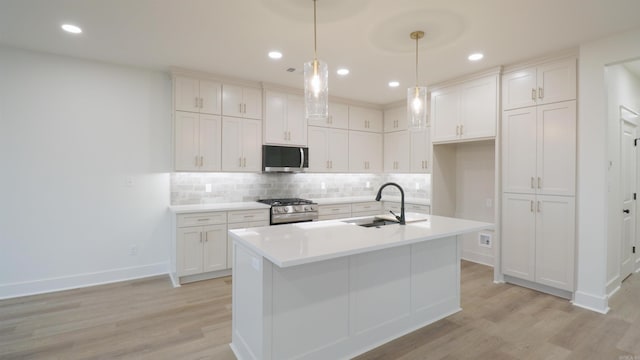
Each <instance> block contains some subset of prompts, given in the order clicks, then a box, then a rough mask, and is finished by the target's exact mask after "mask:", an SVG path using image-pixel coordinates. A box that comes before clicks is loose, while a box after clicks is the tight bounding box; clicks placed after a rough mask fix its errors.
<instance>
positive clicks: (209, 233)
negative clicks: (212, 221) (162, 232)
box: [176, 224, 227, 276]
mask: <svg viewBox="0 0 640 360" xmlns="http://www.w3.org/2000/svg"><path fill="white" fill-rule="evenodd" d="M176 235H177V238H176V242H177V256H176V266H177V272H178V276H187V275H195V274H200V273H203V272H209V271H217V270H224V269H226V268H227V225H226V224H220V225H208V226H190V227H184V228H179V229H178V230H177V234H176Z"/></svg>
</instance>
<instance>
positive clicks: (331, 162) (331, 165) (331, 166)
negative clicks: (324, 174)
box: [329, 160, 333, 169]
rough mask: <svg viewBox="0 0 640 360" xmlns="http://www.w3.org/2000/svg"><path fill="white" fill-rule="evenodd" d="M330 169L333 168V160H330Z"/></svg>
mask: <svg viewBox="0 0 640 360" xmlns="http://www.w3.org/2000/svg"><path fill="white" fill-rule="evenodd" d="M329 169H333V160H329Z"/></svg>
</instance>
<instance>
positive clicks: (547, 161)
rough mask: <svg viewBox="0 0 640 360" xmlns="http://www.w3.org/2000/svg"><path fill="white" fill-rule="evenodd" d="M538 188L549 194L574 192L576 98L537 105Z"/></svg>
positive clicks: (540, 191) (573, 193) (539, 190)
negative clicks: (574, 99)
mask: <svg viewBox="0 0 640 360" xmlns="http://www.w3.org/2000/svg"><path fill="white" fill-rule="evenodd" d="M537 132H538V146H537V147H538V158H537V178H536V184H535V185H536V188H537V191H538V193H539V194H540V193H541V194H546V195H570V196H573V195H575V184H576V102H575V101H565V102H561V103H556V104H549V105H542V106H538V131H537Z"/></svg>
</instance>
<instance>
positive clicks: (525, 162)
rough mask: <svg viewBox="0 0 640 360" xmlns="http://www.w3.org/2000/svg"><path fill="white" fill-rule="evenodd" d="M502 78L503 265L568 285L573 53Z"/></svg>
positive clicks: (509, 272)
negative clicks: (565, 57)
mask: <svg viewBox="0 0 640 360" xmlns="http://www.w3.org/2000/svg"><path fill="white" fill-rule="evenodd" d="M502 85H503V86H502V88H503V94H502V99H503V110H504V111H503V116H502V221H501V224H502V247H501V251H502V254H501V255H502V264H501V266H502V273H503V274H504V275H506V277H505V280H507V281H510V280H514V279H515V280H516V281H517V280H518V279H520V280H525V281H528V282H531V284H526V283H525V285H531V286H535V285H536V284H538V285H544V286H548V287H551V288H554V289H560V290H565V291H569V292H571V291H573V290H574V268H575V265H574V264H575V262H574V256H575V218H576V215H575V182H576V59H575V58H570V59H562V60H558V61H552V62H548V63H543V64H539V65H538V66H535V67H530V68H526V69H517V70H515V71H513V72H508V73H506V74H505V75H504V76H503V79H502ZM543 290H544V289H543ZM550 291H552V290H550Z"/></svg>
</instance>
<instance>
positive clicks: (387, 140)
mask: <svg viewBox="0 0 640 360" xmlns="http://www.w3.org/2000/svg"><path fill="white" fill-rule="evenodd" d="M410 137H411V134H410V131H394V132H390V133H386V134H384V172H386V173H408V172H410V171H411V155H412V154H411V153H410V148H411V146H410V144H409V141H410Z"/></svg>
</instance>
